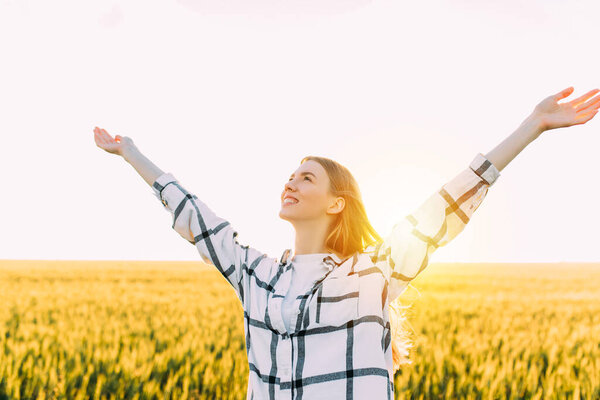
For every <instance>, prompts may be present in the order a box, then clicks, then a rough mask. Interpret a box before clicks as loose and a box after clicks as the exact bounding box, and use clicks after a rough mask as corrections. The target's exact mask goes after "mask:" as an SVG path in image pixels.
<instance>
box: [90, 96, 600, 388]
mask: <svg viewBox="0 0 600 400" xmlns="http://www.w3.org/2000/svg"><path fill="white" fill-rule="evenodd" d="M599 91H600V90H598V89H594V90H592V91H590V92H588V93H586V94H585V95H583V96H581V97H579V98H576V99H574V100H572V101H570V102H565V103H562V104H559V103H558V101H559V100H561V99H564V98H566V97H567V96H569V95H570V94H571V93H572V92H573V88H572V87H569V88H567V89H565V90H563V91H561V92H559V93H557V94H555V95H551V96H548V97H547V98H545V99H544V100H543V101H542V102H540V103H539V104H538V105H537V106H536V107H535V109H534V110H533V112H532V113H531V115H529V116H528V117H527V118H526V119H525V121H524V122H523V123H522V124H521V125H520V126H519V127H518V129H517V130H516V131H515V132H514V133H512V134H511V135H510V136H508V137H507V138H506V139H505V140H503V141H502V142H501V143H500V144H499V145H497V146H496V147H495V148H494V149H492V150H491V151H490V152H489V153H487V154H485V155H483V154H481V153H478V154H477V155H476V156H475V158H474V159H473V160H472V161H471V162H470V164H469V165H468V167H467V168H465V169H464V170H462V171H460V172H459V173H458V174H457V175H456V176H455V177H454V178H453V179H451V180H450V181H449V182H447V183H446V184H445V185H443V186H442V187H441V188H440V189H439V190H437V191H436V192H435V193H433V194H432V195H431V196H430V197H429V198H427V199H426V200H425V201H424V202H423V203H422V205H421V206H420V207H418V208H417V209H416V210H414V211H413V212H412V213H410V214H408V215H407V216H406V217H405V218H404V219H402V220H401V221H399V222H398V223H397V224H396V225H395V226H394V227H393V228H392V232H391V233H390V234H389V235H388V236H386V237H385V239H382V238H381V237H380V236H379V235H378V234H377V232H376V231H375V229H373V227H372V226H371V224H370V223H369V220H368V218H367V214H366V212H365V208H364V206H363V202H362V200H361V194H360V191H359V188H358V186H357V184H356V181H355V180H354V178H353V176H352V174H351V173H350V171H348V170H347V169H346V168H345V167H344V166H342V165H340V164H339V163H337V162H335V161H333V160H331V159H328V158H324V157H313V156H310V157H305V158H304V159H302V160H301V163H300V165H299V166H298V168H297V169H296V170H295V171H294V172H293V173H292V174H291V176H290V178H289V180H288V182H286V183H285V184H284V187H283V191H282V193H281V209H280V211H279V217H280V218H282V219H284V220H286V221H289V222H290V223H291V224H292V226H293V227H294V230H295V234H296V236H295V243H294V249H293V250H291V249H286V250H285V251H284V252H283V255H282V256H281V257H279V258H272V257H269V256H267V255H266V254H264V253H262V252H260V251H258V250H256V249H255V248H252V247H249V246H246V245H242V244H240V243H239V242H238V237H237V235H238V234H237V232H236V231H235V230H234V228H233V227H232V226H231V224H230V223H229V222H228V221H227V220H225V219H223V218H221V217H219V216H217V215H215V214H214V213H213V212H212V211H211V209H210V208H209V207H208V206H207V205H206V204H205V203H203V202H202V201H201V200H200V199H199V198H198V197H197V196H195V195H194V194H192V193H189V192H188V191H187V190H185V188H184V187H183V186H182V185H181V184H180V183H179V181H177V179H176V178H175V177H174V176H173V175H172V174H171V173H165V172H163V171H162V170H160V169H159V168H158V167H157V166H156V165H154V164H153V163H152V162H151V161H150V160H148V159H147V158H146V157H145V156H144V155H143V154H142V153H141V152H140V151H139V150H138V149H137V147H136V146H135V145H134V143H133V141H132V140H131V139H130V138H128V137H126V136H119V135H116V137H115V138H114V139H113V137H111V135H109V134H108V133H107V132H106V131H105V130H104V129H99V128H95V129H94V138H95V141H96V144H97V145H98V146H99V147H100V148H102V149H104V150H106V151H108V152H110V153H113V154H117V155H119V156H122V157H123V158H124V159H125V160H126V161H127V162H129V163H130V164H131V165H132V166H133V167H134V168H135V170H136V171H137V172H138V173H139V174H140V175H141V176H142V178H143V179H144V180H145V181H146V182H147V183H148V184H149V185H150V186H151V188H152V190H153V193H154V194H155V195H156V197H157V198H158V199H159V200H160V201H161V202H162V204H163V206H164V207H165V209H166V210H168V211H169V212H170V213H171V215H172V217H173V225H172V228H173V229H174V230H175V231H176V232H177V233H178V234H179V235H181V236H182V237H183V238H184V239H185V240H187V241H189V242H190V243H191V244H192V245H194V246H195V247H196V248H197V249H198V252H199V253H200V256H201V258H202V259H203V260H204V261H205V262H207V263H210V264H212V265H214V266H215V267H216V268H217V269H218V270H219V272H220V273H221V274H222V275H223V276H224V277H225V279H227V281H228V282H229V283H230V284H231V286H232V287H233V289H234V290H235V293H236V295H237V296H238V298H239V299H240V301H241V303H242V306H243V309H244V329H245V335H246V349H247V355H248V362H249V369H250V371H249V377H248V391H247V399H257V400H259V399H260V400H262V399H300V398H305V399H307V400H317V399H328V400H334V399H361V400H362V399H373V400H379V399H392V398H394V373H395V372H396V371H397V369H398V368H399V367H400V366H401V365H402V364H404V363H408V362H410V361H409V358H408V349H409V348H410V346H411V343H410V341H409V339H408V338H407V335H406V329H404V328H405V327H404V326H403V322H404V321H405V317H404V315H403V311H402V309H401V307H400V304H399V303H398V301H397V300H398V296H399V295H400V294H401V293H402V292H403V291H404V290H405V289H406V287H407V285H408V284H409V282H410V281H411V280H412V279H414V278H415V277H416V276H417V275H418V274H419V273H420V272H421V271H423V269H424V268H425V267H426V266H427V264H428V262H429V258H430V256H431V254H432V253H433V252H434V251H435V250H436V249H437V248H438V247H440V246H444V245H446V244H447V243H448V242H450V241H451V240H452V239H453V238H455V237H456V236H457V235H458V234H459V233H460V232H461V231H462V230H463V229H464V227H465V225H466V224H467V223H468V222H469V220H470V219H471V217H472V215H473V213H474V212H475V210H476V209H477V208H478V207H479V205H480V204H481V202H482V200H483V198H484V197H485V195H486V193H487V191H488V188H489V187H490V186H491V185H492V184H493V183H494V181H495V180H496V179H497V178H498V176H499V175H500V171H502V169H503V168H504V167H505V166H506V165H507V164H508V163H509V162H510V161H511V160H512V159H513V158H514V157H515V156H516V155H517V154H519V153H520V152H521V151H522V150H523V149H524V148H525V147H526V146H527V145H528V144H529V143H531V142H532V141H534V140H535V139H537V138H538V137H539V136H540V135H541V134H542V133H543V132H545V131H548V130H551V129H556V128H561V127H568V126H571V125H577V124H583V123H585V122H587V121H589V120H590V119H592V118H593V117H594V115H596V113H597V112H598V108H599V107H600V96H596V97H593V96H594V95H595V94H597V93H598V92H599ZM592 97H593V98H592Z"/></svg>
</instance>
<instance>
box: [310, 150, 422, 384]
mask: <svg viewBox="0 0 600 400" xmlns="http://www.w3.org/2000/svg"><path fill="white" fill-rule="evenodd" d="M308 160H312V161H316V162H318V163H319V164H321V166H322V167H323V168H324V169H325V171H326V172H327V176H328V177H329V181H330V183H331V184H330V188H329V190H330V192H331V193H332V194H333V195H334V196H341V197H343V198H344V200H345V207H344V209H343V210H342V212H341V213H340V214H339V216H338V217H337V220H336V221H335V222H334V224H333V226H332V229H331V232H330V233H329V235H328V236H327V239H326V243H325V246H326V248H327V250H328V251H330V252H333V253H337V254H341V255H342V258H346V257H349V256H351V255H353V254H354V253H356V252H359V253H360V252H363V251H364V249H365V248H366V247H368V246H370V245H372V244H377V243H380V242H383V239H382V238H381V237H380V236H379V235H378V234H377V231H375V229H374V228H373V226H372V225H371V223H370V222H369V219H368V218H367V213H366V211H365V206H364V204H363V201H362V196H361V193H360V189H359V187H358V184H357V182H356V180H355V179H354V176H353V175H352V174H351V173H350V171H349V170H348V169H347V168H346V167H344V166H343V165H341V164H340V163H338V162H336V161H334V160H332V159H329V158H326V157H319V156H306V157H304V158H303V159H302V161H301V162H300V164H302V163H304V162H305V161H308ZM399 300H400V298H396V299H394V301H392V302H390V304H389V316H390V330H391V335H392V339H391V341H392V358H393V359H394V373H396V371H397V370H398V369H399V368H400V366H401V365H403V364H411V363H412V361H410V360H409V358H408V349H409V348H410V347H412V343H411V342H410V339H409V337H408V330H407V329H406V327H405V325H406V324H407V323H408V321H407V317H406V315H405V309H406V308H408V307H409V306H404V305H402V304H401V303H400V301H399ZM392 379H393V377H392Z"/></svg>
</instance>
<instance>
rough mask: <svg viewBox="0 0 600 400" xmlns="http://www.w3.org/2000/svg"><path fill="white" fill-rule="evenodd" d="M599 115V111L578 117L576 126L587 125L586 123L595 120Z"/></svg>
mask: <svg viewBox="0 0 600 400" xmlns="http://www.w3.org/2000/svg"><path fill="white" fill-rule="evenodd" d="M596 114H598V110H595V111H592V112H588V113H584V114H581V115H579V116H578V117H577V122H576V123H575V124H576V125H578V124H585V123H586V122H588V121H589V120H590V119H592V118H594V115H596Z"/></svg>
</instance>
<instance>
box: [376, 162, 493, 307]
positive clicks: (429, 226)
mask: <svg viewBox="0 0 600 400" xmlns="http://www.w3.org/2000/svg"><path fill="white" fill-rule="evenodd" d="M499 176H500V172H499V171H498V169H497V168H496V167H495V166H494V165H493V164H492V163H491V162H490V161H489V160H488V159H487V158H486V157H485V156H484V155H483V154H481V153H478V154H477V155H476V156H475V158H474V159H473V161H472V162H471V163H470V164H469V166H468V168H465V169H464V170H463V171H461V172H460V173H459V174H458V175H456V176H455V177H454V178H453V179H451V180H450V181H449V182H448V183H446V184H445V185H443V186H442V187H441V188H440V189H438V190H437V191H436V192H435V193H433V194H432V195H431V196H429V197H428V198H427V199H426V200H425V202H423V203H422V204H421V205H420V206H419V207H417V209H416V210H414V211H413V212H412V213H410V214H408V215H407V216H405V217H404V218H403V219H402V220H401V221H399V222H398V223H397V224H396V225H394V227H393V228H392V232H391V233H390V234H389V235H388V236H387V237H385V239H384V240H383V242H381V243H379V244H378V246H377V248H376V249H377V250H376V252H377V259H378V260H386V261H387V262H385V263H382V264H381V265H383V266H384V267H383V269H384V271H383V272H384V275H385V276H386V278H387V279H388V282H389V286H390V287H389V291H388V293H389V296H390V297H391V300H390V301H393V300H394V298H395V297H397V295H399V294H400V293H401V292H402V290H403V289H404V288H405V287H406V285H407V284H408V283H407V282H409V281H411V280H412V279H414V278H415V277H416V276H417V275H418V274H419V273H420V272H421V271H423V269H425V267H426V266H427V264H428V263H429V258H430V256H431V254H432V253H433V252H434V251H435V250H436V249H437V248H438V247H441V246H444V245H446V244H447V243H449V242H450V241H451V240H452V239H454V238H455V237H456V236H457V235H458V234H459V233H460V232H461V231H462V230H463V229H464V227H465V226H466V224H467V223H468V222H469V221H470V219H471V217H472V215H473V213H474V212H475V210H477V208H478V207H479V205H480V204H481V202H482V201H483V199H484V197H485V195H486V194H487V191H488V188H489V187H490V186H492V185H493V184H494V182H495V181H496V179H497V178H498V177H499Z"/></svg>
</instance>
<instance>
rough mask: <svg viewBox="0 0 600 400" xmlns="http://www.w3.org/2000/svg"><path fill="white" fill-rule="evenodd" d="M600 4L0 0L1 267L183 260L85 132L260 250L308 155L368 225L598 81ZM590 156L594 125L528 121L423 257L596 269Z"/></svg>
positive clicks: (188, 249)
mask: <svg viewBox="0 0 600 400" xmlns="http://www.w3.org/2000/svg"><path fill="white" fill-rule="evenodd" d="M249 3H252V6H250V5H249ZM599 16H600V2H598V1H597V0H586V1H578V2H566V1H557V0H553V1H548V0H543V1H542V0H540V1H533V0H532V1H525V2H520V1H515V0H510V1H506V0H503V1H499V0H498V1H492V2H490V1H487V2H482V1H466V0H461V1H456V0H446V1H442V0H435V1H413V2H400V1H389V0H386V1H367V0H311V1H300V0H295V1H286V0H260V1H252V2H248V1H246V0H235V1H221V0H168V1H160V2H159V1H156V2H148V1H122V2H116V1H95V2H82V1H74V0H71V1H64V0H56V1H51V2H48V1H42V0H0V52H1V53H0V54H1V62H0V106H1V110H2V111H1V112H0V132H1V135H2V145H1V146H0V150H1V153H2V154H1V156H0V167H1V168H2V171H4V176H3V179H2V181H3V187H2V189H1V190H2V193H1V194H2V195H1V196H0V209H1V210H2V212H1V215H0V219H1V220H2V222H1V224H0V243H1V244H0V258H1V259H80V260H85V259H90V260H128V259H131V260H136V259H137V260H198V261H200V255H199V254H198V252H197V249H196V248H195V247H194V246H193V245H191V244H190V243H189V242H187V241H186V240H185V239H183V238H182V237H180V236H179V235H178V234H177V233H176V232H175V231H174V230H172V228H171V223H172V220H171V216H170V214H169V213H168V212H167V211H166V210H165V209H164V208H163V207H162V204H161V203H160V202H159V201H158V200H157V199H156V198H155V197H154V196H153V195H152V194H151V189H150V187H149V186H148V185H147V184H146V182H145V181H144V180H143V179H142V178H141V177H140V176H139V175H138V174H137V173H136V171H135V170H134V169H133V168H132V167H131V166H130V165H129V164H128V163H126V162H125V161H124V160H123V159H121V158H120V157H118V156H115V155H112V154H109V153H107V152H105V151H104V150H102V149H100V148H99V147H97V146H96V144H95V142H94V134H93V131H92V130H93V128H94V126H99V127H101V128H104V129H106V130H107V131H108V132H109V133H110V134H111V135H113V136H114V135H116V134H119V135H122V136H129V137H130V138H132V139H133V141H134V142H135V144H136V145H137V147H138V148H139V149H140V150H141V151H142V152H143V153H144V154H145V155H146V156H147V157H148V158H150V159H151V160H152V161H153V162H154V163H155V164H156V165H157V166H159V167H160V168H161V169H162V170H163V171H165V172H171V173H172V174H173V175H174V176H175V177H176V178H177V179H178V180H179V181H180V183H181V184H182V185H183V186H184V187H185V188H186V189H187V190H189V191H190V192H193V193H194V194H196V195H197V196H198V197H199V198H200V199H201V200H203V201H204V202H205V203H206V204H207V205H208V206H209V207H210V208H211V209H212V210H213V211H215V212H216V213H217V214H218V215H220V216H222V217H223V218H226V219H227V220H229V221H230V222H231V224H232V226H233V227H234V228H235V229H236V230H237V231H238V233H239V240H240V243H242V244H248V245H251V246H252V247H255V248H257V249H259V250H261V251H263V252H265V253H267V254H268V255H270V256H272V257H279V256H280V255H281V253H282V252H283V250H284V249H286V248H293V244H294V231H293V228H292V226H291V224H290V223H289V222H287V221H284V220H281V219H280V218H279V216H278V213H279V210H280V198H279V196H280V193H281V190H282V189H283V185H284V184H285V182H286V181H287V178H288V177H289V175H290V174H291V173H292V172H293V171H294V170H295V169H296V168H297V167H298V165H299V163H300V160H301V159H302V157H304V156H306V155H321V156H325V157H330V158H333V159H335V160H337V161H339V162H340V163H342V164H343V165H345V166H346V167H348V168H349V169H350V171H352V173H353V175H354V176H355V178H356V179H357V181H358V183H359V185H360V188H361V192H362V195H363V199H364V202H365V206H366V208H367V213H368V215H369V218H370V220H371V222H372V224H373V226H374V227H375V228H376V229H377V230H378V232H379V234H380V235H382V236H385V235H387V234H388V233H389V232H390V231H391V228H392V226H393V225H394V224H395V223H396V222H398V221H399V220H400V219H401V218H403V216H404V215H406V214H408V213H409V212H411V211H412V209H413V208H415V207H417V206H418V205H419V204H420V203H421V202H422V201H424V200H425V199H426V198H427V197H428V196H429V195H430V194H432V193H433V192H435V191H436V190H437V189H438V188H439V187H441V185H443V184H444V183H446V182H447V181H448V180H450V179H451V178H453V177H454V176H455V175H456V174H458V173H459V172H460V171H461V170H462V169H464V168H467V167H468V165H469V163H470V162H471V160H472V159H473V157H474V156H475V155H476V154H477V153H479V152H481V153H483V154H485V153H487V152H489V151H490V150H491V149H492V148H493V147H494V146H496V145H497V144H498V143H500V142H501V141H502V140H504V139H505V138H506V137H507V136H508V135H510V134H511V133H512V132H513V131H514V130H515V129H516V128H517V127H518V126H519V124H520V123H521V122H522V121H523V119H524V118H526V117H527V115H529V113H530V112H531V111H532V110H533V108H534V107H535V105H536V104H537V103H539V102H540V101H541V100H543V99H544V98H545V97H546V96H549V95H551V94H554V93H557V92H558V91H560V90H562V89H565V88H567V87H568V86H574V88H575V92H574V93H573V94H572V95H571V96H570V97H569V98H567V99H566V100H567V101H568V100H571V99H572V98H575V97H578V96H580V95H582V94H584V93H586V92H587V91H589V90H591V89H594V88H600V48H599V41H598V39H599V37H600V23H599V20H598V18H599ZM599 148H600V117H596V118H594V119H592V120H591V121H589V122H588V123H587V124H585V125H578V126H574V127H570V128H562V129H557V130H552V131H548V132H545V133H544V134H542V136H541V137H540V138H539V139H537V140H536V141H534V142H533V143H532V144H530V145H529V146H528V147H527V148H525V149H524V150H523V151H522V152H521V153H520V154H519V155H518V156H517V157H516V158H515V159H514V160H513V161H512V162H511V163H510V164H509V165H508V166H507V167H506V168H505V169H504V170H502V171H501V176H500V177H499V178H498V180H497V181H496V182H495V184H494V185H493V186H492V187H490V189H489V191H488V193H487V196H486V197H485V199H484V201H483V203H482V204H481V206H480V207H479V208H478V209H477V211H476V212H475V214H474V216H473V218H472V219H471V221H470V222H469V224H468V225H467V226H466V228H465V230H464V231H463V232H462V233H461V234H460V235H459V236H458V237H457V238H455V239H454V241H452V242H451V243H450V244H448V245H447V246H445V247H442V248H439V249H438V250H437V252H436V253H435V254H434V255H433V257H432V258H431V262H436V261H439V262H479V261H487V262H559V261H575V262H576V261H600V255H599V253H598V250H597V246H598V237H599V235H598V225H599V224H600V212H598V210H597V208H596V207H597V205H598V204H599V200H600V189H599V185H598V183H599V182H598V176H599V171H600V167H599V166H598V161H597V160H598V149H599Z"/></svg>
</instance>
